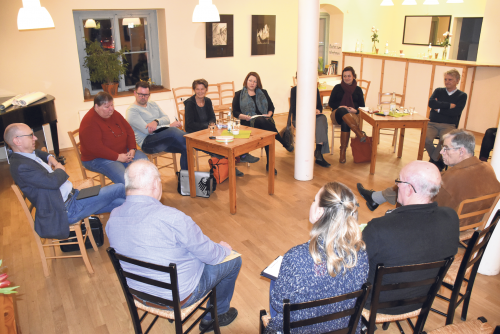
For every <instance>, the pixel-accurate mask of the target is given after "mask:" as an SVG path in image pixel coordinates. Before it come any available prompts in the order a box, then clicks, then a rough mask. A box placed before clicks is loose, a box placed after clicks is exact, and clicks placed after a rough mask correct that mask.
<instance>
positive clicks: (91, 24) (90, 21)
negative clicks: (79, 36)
mask: <svg viewBox="0 0 500 334" xmlns="http://www.w3.org/2000/svg"><path fill="white" fill-rule="evenodd" d="M83 27H84V28H96V27H97V26H96V24H95V21H94V19H88V20H87V21H85V25H84V26H83Z"/></svg>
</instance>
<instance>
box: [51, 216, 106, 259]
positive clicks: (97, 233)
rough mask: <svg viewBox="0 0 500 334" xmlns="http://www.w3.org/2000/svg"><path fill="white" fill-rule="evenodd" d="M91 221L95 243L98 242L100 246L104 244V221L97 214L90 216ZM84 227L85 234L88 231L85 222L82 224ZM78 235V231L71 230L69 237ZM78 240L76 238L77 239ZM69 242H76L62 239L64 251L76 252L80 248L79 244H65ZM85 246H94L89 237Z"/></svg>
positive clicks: (83, 232)
mask: <svg viewBox="0 0 500 334" xmlns="http://www.w3.org/2000/svg"><path fill="white" fill-rule="evenodd" d="M89 223H90V229H91V231H92V235H93V236H94V240H95V243H96V244H97V247H100V246H102V245H103V244H104V232H103V230H102V223H101V220H100V219H99V218H98V217H95V216H90V217H89ZM81 227H82V234H83V235H85V232H86V231H87V229H86V227H85V224H82V225H81ZM74 236H76V233H75V232H74V231H71V232H70V233H69V237H70V238H71V237H74ZM75 240H76V239H75ZM68 242H74V241H73V240H72V241H68V240H65V241H60V244H61V245H60V247H61V250H62V251H63V252H74V251H78V250H80V247H78V245H76V244H74V245H64V244H65V243H68ZM85 248H87V249H89V248H92V243H91V242H90V239H89V238H88V237H87V240H85Z"/></svg>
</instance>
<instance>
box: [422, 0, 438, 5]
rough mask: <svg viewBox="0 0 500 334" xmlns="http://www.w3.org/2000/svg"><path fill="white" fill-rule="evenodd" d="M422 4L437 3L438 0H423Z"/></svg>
mask: <svg viewBox="0 0 500 334" xmlns="http://www.w3.org/2000/svg"><path fill="white" fill-rule="evenodd" d="M424 5H439V1H438V0H425V1H424Z"/></svg>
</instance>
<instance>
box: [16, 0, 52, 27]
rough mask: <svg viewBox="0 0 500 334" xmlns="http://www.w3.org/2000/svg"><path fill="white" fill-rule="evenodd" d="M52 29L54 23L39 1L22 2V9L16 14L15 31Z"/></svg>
mask: <svg viewBox="0 0 500 334" xmlns="http://www.w3.org/2000/svg"><path fill="white" fill-rule="evenodd" d="M44 28H54V21H53V20H52V17H51V16H50V14H49V12H48V11H47V9H45V7H42V6H41V5H40V0H23V8H20V9H19V13H18V14H17V29H19V30H28V29H44Z"/></svg>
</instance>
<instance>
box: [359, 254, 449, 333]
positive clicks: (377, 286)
mask: <svg viewBox="0 0 500 334" xmlns="http://www.w3.org/2000/svg"><path fill="white" fill-rule="evenodd" d="M453 259H454V256H450V257H449V258H446V259H444V260H442V261H436V262H430V263H422V264H414V265H406V266H397V267H387V268H386V267H384V265H383V264H382V263H379V264H377V269H376V271H375V283H374V285H373V295H372V299H371V309H370V319H369V321H368V334H373V332H374V331H375V319H376V317H377V311H378V310H379V309H387V308H393V307H399V306H406V305H414V304H418V305H422V307H421V310H420V314H419V316H418V319H417V323H416V324H415V330H414V333H420V332H421V331H422V330H423V329H424V324H425V321H426V320H427V316H428V315H429V311H430V308H431V305H432V302H433V301H434V298H435V297H436V294H437V292H438V290H439V288H440V287H441V283H442V282H443V279H444V277H445V275H446V272H447V271H448V269H449V268H450V266H451V264H452V262H453ZM423 270H434V271H438V273H437V275H436V276H433V277H430V278H429V276H428V275H426V276H427V277H426V278H423V279H418V278H415V274H418V273H417V272H419V271H423ZM402 273H406V275H405V276H406V278H408V277H412V278H414V280H413V281H410V282H408V281H407V280H405V282H401V283H392V284H384V285H382V282H383V280H384V276H385V275H393V274H402ZM417 276H418V275H417ZM386 279H387V278H386ZM425 286H430V288H429V290H428V292H427V294H425V295H422V296H420V297H414V298H408V299H398V300H389V301H384V302H380V300H379V299H380V293H381V292H386V293H387V292H388V291H395V290H400V289H407V288H417V287H425Z"/></svg>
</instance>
